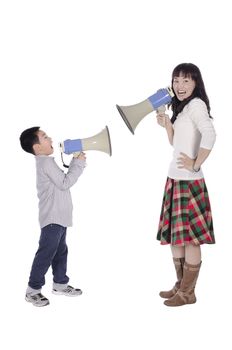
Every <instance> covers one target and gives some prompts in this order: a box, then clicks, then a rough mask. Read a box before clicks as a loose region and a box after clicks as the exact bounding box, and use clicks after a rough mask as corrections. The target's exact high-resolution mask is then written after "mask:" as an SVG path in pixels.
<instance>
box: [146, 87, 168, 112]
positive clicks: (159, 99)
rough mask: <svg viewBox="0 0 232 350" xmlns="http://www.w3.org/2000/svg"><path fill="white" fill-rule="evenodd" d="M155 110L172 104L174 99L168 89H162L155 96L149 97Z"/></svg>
mask: <svg viewBox="0 0 232 350" xmlns="http://www.w3.org/2000/svg"><path fill="white" fill-rule="evenodd" d="M148 100H149V101H150V102H151V104H152V106H153V108H154V109H157V108H159V107H160V106H162V105H166V104H168V103H170V102H171V100H172V97H171V96H170V94H169V92H168V90H167V89H160V90H158V91H157V92H156V93H155V94H154V95H152V96H150V97H148Z"/></svg>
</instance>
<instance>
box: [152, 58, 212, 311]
mask: <svg viewBox="0 0 232 350" xmlns="http://www.w3.org/2000/svg"><path fill="white" fill-rule="evenodd" d="M172 88H173V91H174V94H175V96H174V97H173V99H172V102H171V107H172V111H173V116H172V118H171V120H170V119H169V117H168V115H166V114H164V113H163V112H160V113H159V112H158V114H157V122H158V124H159V125H161V126H163V127H164V128H165V129H166V131H167V135H168V139H169V142H170V144H171V145H173V148H174V152H173V159H172V161H171V164H170V167H169V172H168V178H167V182H166V186H165V192H164V198H163V203H162V210H161V215H160V222H159V229H158V235H157V239H158V240H160V242H161V244H170V245H171V250H172V255H173V262H174V265H175V269H176V274H177V282H176V284H175V285H174V287H173V288H172V289H171V290H170V291H167V292H160V296H161V297H162V298H166V299H167V300H165V302H164V304H165V305H167V306H181V305H185V304H192V303H195V302H196V296H195V291H194V290H195V285H196V281H197V278H198V274H199V270H200V266H201V244H204V243H208V244H212V243H215V239H214V233H213V223H212V217H211V209H210V202H209V197H208V192H207V188H206V185H205V181H204V175H203V172H202V169H201V166H202V164H203V163H204V162H205V160H206V159H207V157H208V156H209V154H210V152H211V150H212V148H213V145H214V142H215V138H216V135H215V131H214V127H213V124H212V118H211V116H210V104H209V99H208V97H207V94H206V91H205V87H204V82H203V80H202V76H201V72H200V70H199V68H198V67H197V66H195V65H194V64H192V63H183V64H180V65H178V66H177V67H176V68H175V69H174V71H173V73H172Z"/></svg>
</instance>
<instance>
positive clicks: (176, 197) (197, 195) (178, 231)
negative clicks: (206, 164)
mask: <svg viewBox="0 0 232 350" xmlns="http://www.w3.org/2000/svg"><path fill="white" fill-rule="evenodd" d="M157 239H158V240H159V241H161V244H172V245H179V246H183V245H185V244H187V243H192V244H203V243H209V244H212V243H215V239H214V232H213V221H212V215H211V208H210V202H209V196H208V192H207V188H206V185H205V181H204V179H200V180H188V181H187V180H173V179H170V178H168V179H167V182H166V186H165V191H164V197H163V203H162V209H161V215H160V222H159V228H158V234H157Z"/></svg>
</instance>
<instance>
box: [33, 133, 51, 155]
mask: <svg viewBox="0 0 232 350" xmlns="http://www.w3.org/2000/svg"><path fill="white" fill-rule="evenodd" d="M37 135H38V138H39V143H37V144H35V145H34V146H33V147H34V151H35V154H36V155H44V156H49V155H50V154H52V153H53V147H52V139H51V137H48V136H47V134H46V133H45V132H44V131H43V130H39V131H38V133H37Z"/></svg>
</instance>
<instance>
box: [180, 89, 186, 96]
mask: <svg viewBox="0 0 232 350" xmlns="http://www.w3.org/2000/svg"><path fill="white" fill-rule="evenodd" d="M185 94H186V91H184V90H179V91H178V95H179V96H185Z"/></svg>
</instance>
